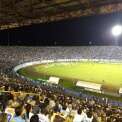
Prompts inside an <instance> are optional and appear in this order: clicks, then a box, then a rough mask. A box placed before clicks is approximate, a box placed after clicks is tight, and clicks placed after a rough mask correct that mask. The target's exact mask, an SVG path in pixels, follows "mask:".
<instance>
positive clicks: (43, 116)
mask: <svg viewBox="0 0 122 122" xmlns="http://www.w3.org/2000/svg"><path fill="white" fill-rule="evenodd" d="M38 116H39V121H40V122H49V118H48V112H47V110H46V109H45V108H43V109H41V113H39V114H38Z"/></svg>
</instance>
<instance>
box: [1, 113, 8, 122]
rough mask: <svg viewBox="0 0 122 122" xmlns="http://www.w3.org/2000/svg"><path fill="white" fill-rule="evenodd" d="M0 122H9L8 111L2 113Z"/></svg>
mask: <svg viewBox="0 0 122 122" xmlns="http://www.w3.org/2000/svg"><path fill="white" fill-rule="evenodd" d="M0 122H8V119H7V114H6V113H0Z"/></svg>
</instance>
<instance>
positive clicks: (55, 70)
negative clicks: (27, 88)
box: [19, 62, 122, 89]
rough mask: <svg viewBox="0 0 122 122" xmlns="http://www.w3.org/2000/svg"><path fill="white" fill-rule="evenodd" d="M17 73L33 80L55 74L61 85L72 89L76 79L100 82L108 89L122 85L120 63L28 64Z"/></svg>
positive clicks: (121, 65) (121, 66)
mask: <svg viewBox="0 0 122 122" xmlns="http://www.w3.org/2000/svg"><path fill="white" fill-rule="evenodd" d="M19 73H21V74H22V75H24V76H26V77H29V78H31V79H34V80H38V79H39V78H42V79H48V78H49V77H50V76H57V77H60V78H61V82H60V84H61V85H63V86H64V87H67V88H74V89H75V87H74V82H75V81H78V80H83V81H88V82H94V83H100V84H103V86H104V87H106V88H109V89H119V88H120V87H122V63H118V64H115V63H98V62H63V63H58V62H57V63H49V64H40V65H33V66H29V67H26V68H23V69H21V70H20V71H19Z"/></svg>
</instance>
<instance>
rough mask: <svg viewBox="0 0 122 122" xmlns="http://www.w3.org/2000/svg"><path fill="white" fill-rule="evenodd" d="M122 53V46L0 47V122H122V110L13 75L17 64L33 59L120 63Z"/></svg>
mask: <svg viewBox="0 0 122 122" xmlns="http://www.w3.org/2000/svg"><path fill="white" fill-rule="evenodd" d="M84 50H85V51H84ZM98 50H99V51H100V52H101V53H100V52H99V51H98ZM108 50H109V51H108ZM121 51H122V48H121V47H109V49H108V48H106V47H69V48H68V47H63V48H62V47H35V48H34V47H0V52H1V54H0V91H1V92H0V122H122V108H120V107H113V106H111V105H110V104H109V103H107V102H106V103H101V102H99V100H98V99H95V98H91V99H90V100H88V99H87V97H86V98H85V99H81V98H79V97H76V96H73V95H70V94H64V92H63V89H62V88H59V87H58V86H52V87H50V86H47V85H44V84H43V85H42V84H41V85H36V84H34V83H33V82H30V81H28V80H27V79H21V78H19V77H16V76H13V74H12V75H11V73H10V72H11V69H12V68H13V67H14V66H16V65H17V64H20V63H24V62H28V61H33V60H42V59H67V58H69V59H70V58H71V59H72V58H76V59H82V58H83V59H85V58H86V59H118V60H120V59H122V55H121ZM116 54H117V55H116ZM117 56H119V57H117ZM81 95H82V93H81Z"/></svg>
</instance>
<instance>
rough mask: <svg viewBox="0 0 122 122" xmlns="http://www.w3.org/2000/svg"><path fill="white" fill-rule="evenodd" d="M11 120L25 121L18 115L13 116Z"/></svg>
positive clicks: (12, 121)
mask: <svg viewBox="0 0 122 122" xmlns="http://www.w3.org/2000/svg"><path fill="white" fill-rule="evenodd" d="M11 122H25V120H24V119H22V117H20V116H18V117H13V119H12V120H11Z"/></svg>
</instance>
